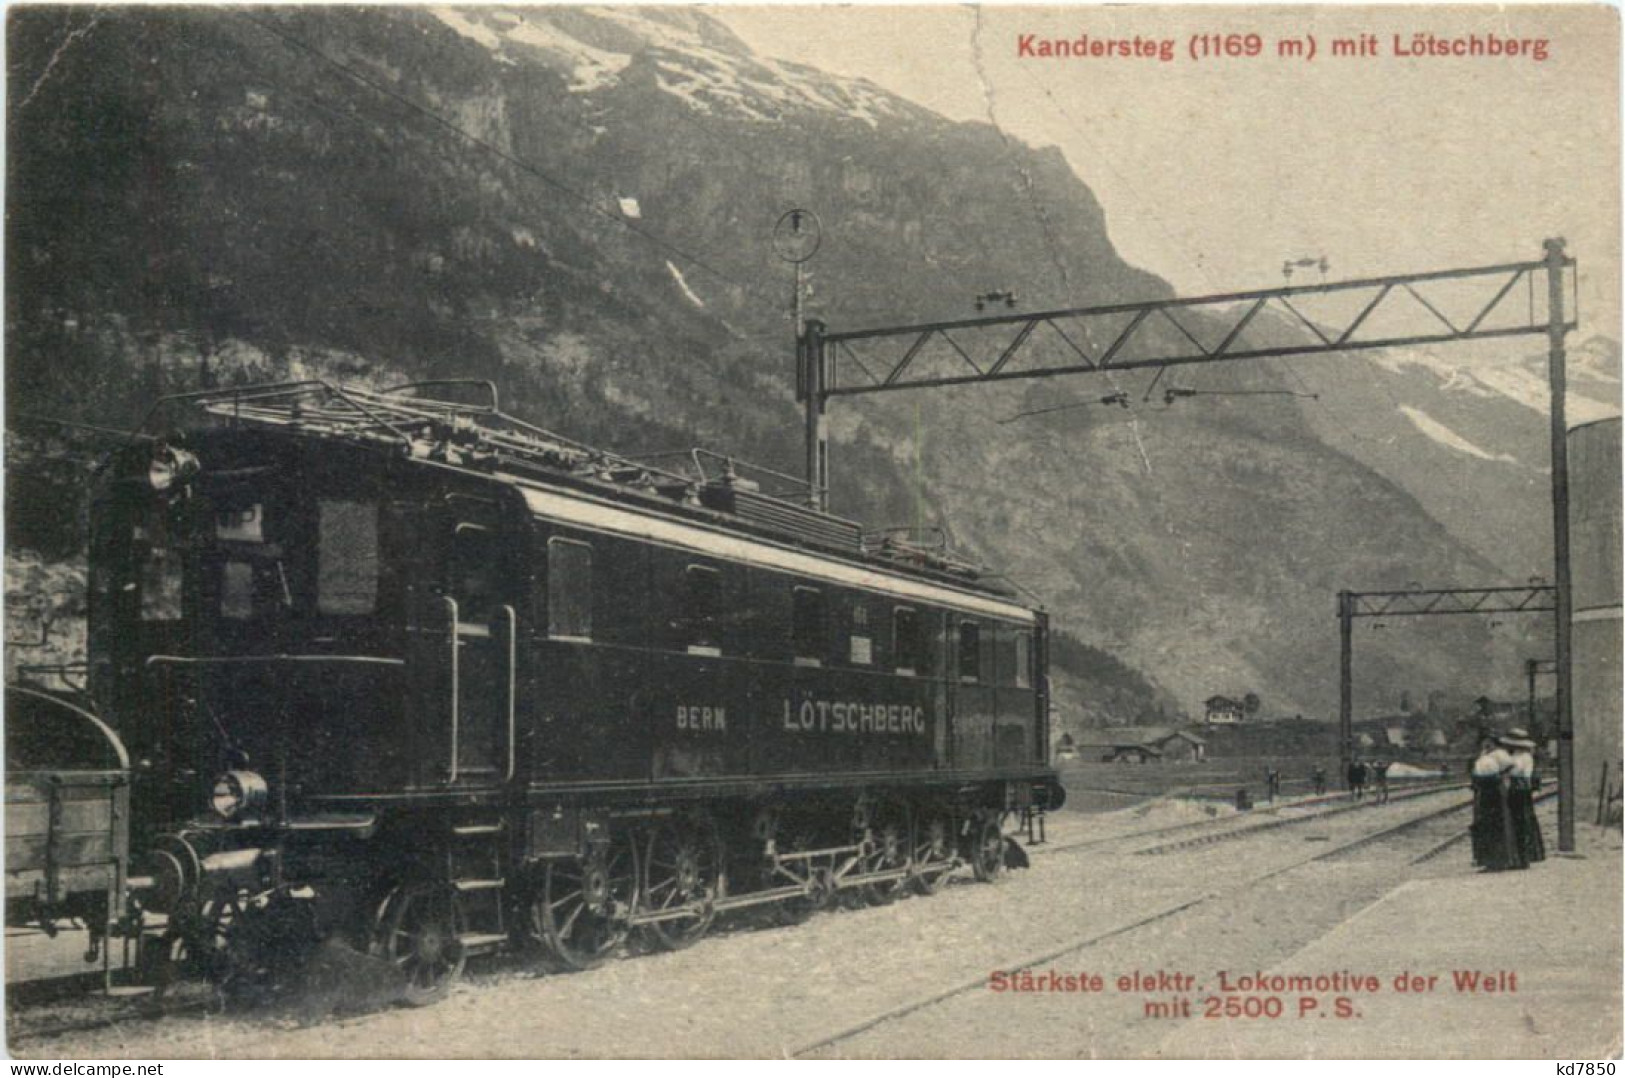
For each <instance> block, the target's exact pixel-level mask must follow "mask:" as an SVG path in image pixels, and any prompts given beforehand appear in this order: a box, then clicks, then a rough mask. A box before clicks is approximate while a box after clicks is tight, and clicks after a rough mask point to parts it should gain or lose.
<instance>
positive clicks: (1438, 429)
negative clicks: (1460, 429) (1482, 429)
mask: <svg viewBox="0 0 1625 1078" xmlns="http://www.w3.org/2000/svg"><path fill="white" fill-rule="evenodd" d="M1399 410H1400V412H1401V413H1403V414H1404V416H1405V418H1406V419H1409V420H1410V421H1411V422H1412V423H1414V424H1416V429H1417V430H1419V431H1421V432H1422V433H1423V434H1425V435H1427V436H1428V437H1429V438H1432V439H1433V440H1434V441H1435V442H1438V443H1439V444H1440V445H1442V446H1445V447H1446V448H1448V449H1454V450H1456V451H1457V452H1459V453H1466V454H1467V455H1468V456H1472V457H1477V458H1478V459H1480V460H1503V461H1506V462H1507V463H1509V464H1516V463H1518V458H1517V457H1514V456H1511V455H1510V454H1507V453H1491V452H1488V451H1486V450H1483V449H1480V448H1479V447H1478V446H1476V445H1474V444H1473V443H1472V442H1469V441H1468V440H1467V439H1466V438H1463V437H1462V436H1461V435H1459V434H1457V433H1456V432H1455V431H1453V430H1451V429H1450V428H1449V427H1447V426H1445V425H1444V424H1443V423H1440V422H1439V421H1438V420H1436V419H1434V418H1433V417H1432V416H1430V415H1428V414H1427V413H1426V412H1424V411H1422V409H1420V408H1412V407H1411V406H1410V405H1408V404H1401V405H1400V406H1399Z"/></svg>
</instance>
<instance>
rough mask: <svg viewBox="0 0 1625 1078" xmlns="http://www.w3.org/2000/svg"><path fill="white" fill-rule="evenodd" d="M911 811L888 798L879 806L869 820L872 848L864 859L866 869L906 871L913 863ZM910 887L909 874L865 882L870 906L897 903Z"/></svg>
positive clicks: (870, 846)
mask: <svg viewBox="0 0 1625 1078" xmlns="http://www.w3.org/2000/svg"><path fill="white" fill-rule="evenodd" d="M911 852H912V851H911V850H910V844H909V811H908V806H907V805H906V804H904V803H903V802H901V801H888V802H885V803H883V804H881V805H880V806H878V807H877V808H876V809H875V810H874V812H873V813H872V814H871V818H870V821H869V847H868V854H867V855H866V856H865V858H864V864H863V871H864V872H895V871H900V870H906V869H907V868H908V867H909V864H910V856H909V855H910V853H911ZM907 886H908V878H907V877H906V876H898V877H897V878H896V879H893V880H882V881H880V882H879V883H870V884H865V885H864V888H863V897H864V898H865V899H866V900H868V902H869V904H870V905H873V906H883V905H885V904H886V903H888V902H895V901H896V900H897V898H898V896H899V895H901V894H902V893H903V889H904V888H905V887H907Z"/></svg>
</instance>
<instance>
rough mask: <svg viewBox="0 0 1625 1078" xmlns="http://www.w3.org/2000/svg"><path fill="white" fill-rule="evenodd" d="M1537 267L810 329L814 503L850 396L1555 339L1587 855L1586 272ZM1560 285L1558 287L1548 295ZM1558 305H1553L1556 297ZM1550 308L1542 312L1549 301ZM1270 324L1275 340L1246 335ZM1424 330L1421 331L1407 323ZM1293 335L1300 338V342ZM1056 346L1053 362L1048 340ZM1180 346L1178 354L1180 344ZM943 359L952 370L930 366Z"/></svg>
mask: <svg viewBox="0 0 1625 1078" xmlns="http://www.w3.org/2000/svg"><path fill="white" fill-rule="evenodd" d="M1544 248H1545V256H1544V257H1543V258H1540V259H1537V260H1534V261H1528V262H1508V263H1502V264H1499V265H1489V266H1475V267H1471V268H1466V269H1445V270H1435V271H1431V272H1427V273H1409V274H1396V275H1392V276H1385V277H1370V278H1365V279H1361V280H1353V281H1339V282H1330V283H1321V284H1304V285H1293V286H1288V287H1284V288H1269V289H1260V290H1256V291H1250V292H1230V293H1221V294H1216V295H1209V296H1198V297H1194V298H1163V299H1153V300H1145V301H1141V302H1134V303H1114V304H1105V305H1100V306H1094V307H1073V308H1064V309H1057V310H1049V311H1038V312H1032V313H1020V314H1003V315H993V316H989V317H983V318H969V319H961V320H955V321H941V322H929V323H921V324H917V325H898V326H883V327H877V328H871V329H862V330H842V331H834V332H832V331H830V330H829V328H828V327H827V326H825V325H824V324H823V323H822V322H820V321H817V320H807V321H806V322H805V323H804V324H800V323H798V332H797V338H796V360H797V363H796V371H797V377H796V396H797V399H798V400H799V401H801V402H802V403H803V405H804V407H805V409H806V431H807V445H806V457H807V465H806V466H807V487H808V495H809V500H810V501H811V502H812V504H813V505H814V506H815V507H817V508H820V509H827V508H828V506H829V490H830V479H829V476H830V466H829V465H830V461H829V429H828V424H827V422H826V412H827V411H828V408H829V404H830V402H831V401H832V400H834V399H835V398H837V397H843V396H856V395H859V394H870V393H886V392H893V391H897V390H905V389H924V388H929V387H934V386H957V385H974V384H980V383H991V382H1002V381H1013V380H1017V379H1025V378H1049V377H1054V376H1057V375H1082V374H1105V375H1109V374H1110V373H1111V372H1114V371H1126V370H1143V369H1157V370H1160V369H1164V368H1167V367H1175V366H1187V365H1196V364H1212V363H1226V362H1231V361H1235V360H1248V359H1266V358H1277V359H1288V358H1299V357H1307V356H1320V355H1327V356H1329V355H1337V354H1341V353H1345V352H1351V351H1359V350H1366V349H1374V348H1403V347H1411V346H1417V345H1429V344H1447V343H1453V342H1458V341H1484V340H1492V339H1498V338H1514V337H1521V336H1532V335H1544V336H1545V337H1546V338H1547V356H1548V364H1547V370H1548V380H1549V383H1550V387H1551V411H1550V416H1551V462H1552V532H1553V543H1552V546H1553V552H1554V554H1553V558H1554V563H1555V566H1554V568H1555V575H1554V578H1553V579H1554V584H1553V587H1552V591H1553V608H1554V610H1555V612H1556V614H1557V618H1556V621H1557V629H1556V634H1555V635H1556V649H1555V659H1554V661H1555V662H1556V664H1557V691H1556V697H1557V714H1558V731H1559V732H1558V774H1559V781H1560V783H1561V785H1562V788H1563V790H1564V791H1565V793H1564V795H1563V797H1562V799H1561V800H1560V802H1559V806H1558V846H1559V848H1560V849H1562V850H1565V851H1568V850H1572V849H1573V848H1574V805H1573V799H1572V797H1571V796H1570V795H1569V793H1568V792H1567V791H1570V790H1572V789H1573V788H1574V787H1573V777H1574V776H1573V771H1574V722H1573V715H1572V710H1571V704H1570V701H1571V698H1572V696H1573V670H1572V663H1571V661H1570V635H1571V631H1572V626H1571V624H1570V622H1571V612H1572V608H1573V598H1572V594H1571V591H1570V585H1569V535H1568V439H1567V420H1566V418H1565V397H1566V394H1567V383H1568V379H1567V357H1566V353H1565V347H1564V339H1565V337H1566V336H1567V335H1568V333H1570V332H1571V331H1572V330H1574V329H1576V328H1577V327H1578V324H1579V323H1578V321H1577V319H1571V318H1570V317H1569V316H1568V315H1567V314H1566V313H1565V311H1566V308H1568V306H1569V303H1570V298H1571V297H1574V303H1573V307H1574V309H1575V310H1578V301H1577V297H1578V287H1577V275H1576V274H1575V272H1574V271H1575V261H1574V259H1572V258H1570V257H1569V256H1568V254H1567V252H1566V251H1565V249H1564V242H1563V240H1561V239H1549V240H1547V241H1545V244H1544ZM1463 285H1466V286H1472V285H1476V286H1478V287H1481V288H1482V289H1483V290H1484V297H1483V298H1482V299H1480V300H1477V301H1475V302H1473V303H1471V304H1469V305H1466V306H1463V305H1462V304H1460V303H1458V302H1454V301H1453V298H1447V297H1446V296H1445V295H1444V292H1445V291H1446V290H1451V289H1455V288H1457V287H1460V286H1463ZM1542 285H1544V288H1542V287H1541V286H1542ZM1542 293H1544V295H1542ZM1323 299H1330V300H1337V301H1340V302H1341V303H1343V304H1347V305H1348V311H1351V312H1352V313H1348V312H1347V311H1346V312H1344V313H1343V314H1342V317H1337V316H1335V315H1334V314H1331V313H1328V312H1325V311H1319V310H1317V311H1314V312H1309V311H1307V310H1306V308H1307V307H1309V305H1310V304H1311V303H1312V302H1317V301H1321V300H1323ZM1542 300H1543V301H1544V302H1541V301H1542ZM1266 312H1269V313H1270V314H1271V315H1273V316H1274V317H1273V318H1272V319H1270V321H1269V329H1270V334H1269V337H1270V339H1269V340H1267V341H1263V342H1258V341H1252V340H1249V339H1248V338H1247V337H1246V333H1247V330H1248V329H1249V327H1252V326H1254V324H1255V323H1257V324H1258V325H1259V326H1262V325H1263V324H1264V323H1261V322H1259V318H1260V316H1261V315H1264V314H1265V313H1266ZM1396 317H1398V318H1399V319H1400V320H1402V321H1403V320H1406V319H1409V320H1411V321H1416V320H1420V324H1418V325H1416V326H1415V327H1414V328H1412V327H1411V326H1410V325H1409V323H1408V322H1407V323H1406V324H1405V325H1404V328H1399V327H1397V326H1396V324H1395V318H1396ZM1288 337H1291V338H1292V339H1288ZM1041 341H1042V342H1045V343H1046V344H1047V348H1040V347H1039V346H1038V342H1041ZM1170 345H1171V346H1170ZM928 353H934V354H935V358H936V359H937V360H942V361H945V362H946V363H947V366H946V368H944V367H943V366H942V363H941V362H935V363H926V362H924V361H923V357H925V356H926V355H927V354H928Z"/></svg>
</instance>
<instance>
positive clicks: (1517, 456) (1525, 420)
mask: <svg viewBox="0 0 1625 1078" xmlns="http://www.w3.org/2000/svg"><path fill="white" fill-rule="evenodd" d="M1567 355H1568V382H1569V392H1568V399H1567V402H1566V417H1567V420H1568V423H1569V425H1571V426H1573V425H1576V424H1580V423H1588V422H1591V421H1593V420H1596V419H1603V418H1606V417H1609V416H1617V415H1619V414H1620V349H1619V344H1618V342H1616V341H1613V340H1610V339H1608V338H1606V337H1602V336H1591V337H1588V338H1586V339H1584V340H1582V341H1580V342H1578V343H1571V344H1570V345H1569V347H1568V349H1567ZM1546 362H1547V361H1546V356H1545V355H1544V354H1540V355H1532V356H1518V355H1513V356H1490V357H1481V356H1478V355H1476V354H1475V353H1474V350H1473V348H1472V347H1471V346H1463V345H1455V346H1452V347H1448V348H1438V349H1409V350H1404V351H1399V350H1392V351H1378V352H1373V353H1369V354H1366V355H1362V356H1359V357H1349V358H1348V359H1347V360H1346V361H1343V362H1340V363H1336V364H1327V365H1325V366H1324V367H1317V368H1316V369H1315V371H1314V373H1313V375H1312V376H1311V378H1312V381H1313V383H1314V385H1315V386H1316V387H1317V388H1318V389H1320V390H1321V391H1322V392H1323V394H1324V399H1326V400H1327V401H1328V402H1335V403H1334V404H1332V406H1329V407H1327V408H1323V409H1310V410H1309V411H1308V412H1307V413H1306V414H1307V415H1308V417H1309V420H1310V423H1311V426H1312V428H1313V430H1314V431H1315V434H1316V435H1317V436H1318V437H1319V438H1320V439H1321V440H1323V441H1324V442H1326V444H1328V445H1331V446H1333V447H1335V448H1337V449H1339V450H1340V451H1342V452H1344V453H1346V454H1348V455H1349V456H1351V457H1353V458H1354V459H1356V460H1358V461H1360V462H1361V463H1363V464H1365V465H1366V466H1368V467H1370V468H1371V469H1373V470H1374V471H1376V472H1377V473H1378V474H1380V475H1381V476H1383V478H1385V479H1387V480H1389V481H1390V482H1392V483H1395V484H1397V485H1399V486H1400V487H1402V488H1403V489H1405V490H1406V491H1408V492H1409V493H1411V494H1412V495H1414V496H1415V497H1416V498H1417V499H1418V500H1419V501H1421V502H1422V503H1423V504H1424V505H1426V506H1427V507H1428V511H1429V513H1431V514H1432V515H1433V516H1434V517H1436V518H1437V519H1438V520H1439V521H1440V522H1441V523H1443V524H1444V525H1445V527H1446V528H1448V529H1449V530H1450V532H1451V534H1452V535H1455V536H1457V537H1458V538H1460V539H1461V540H1462V541H1463V542H1465V543H1466V544H1467V545H1468V546H1470V547H1471V548H1472V549H1473V550H1474V551H1476V552H1477V553H1478V554H1480V555H1482V556H1483V557H1484V558H1486V559H1488V560H1489V561H1490V562H1491V563H1492V564H1493V565H1495V566H1496V567H1498V568H1499V569H1501V570H1502V572H1504V573H1505V574H1506V576H1507V578H1508V579H1510V580H1512V581H1515V582H1520V583H1521V582H1523V581H1525V580H1527V579H1528V578H1529V577H1532V576H1539V577H1542V578H1544V579H1546V580H1548V581H1549V580H1550V578H1551V575H1552V573H1551V564H1552V529H1551V523H1550V521H1551V429H1550V425H1549V424H1550V418H1549V417H1550V403H1549V399H1550V392H1549V384H1548V381H1547V372H1546Z"/></svg>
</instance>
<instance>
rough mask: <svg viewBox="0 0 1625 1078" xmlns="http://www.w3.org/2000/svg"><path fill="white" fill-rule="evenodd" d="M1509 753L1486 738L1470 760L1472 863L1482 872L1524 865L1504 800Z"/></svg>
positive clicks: (1509, 769)
mask: <svg viewBox="0 0 1625 1078" xmlns="http://www.w3.org/2000/svg"><path fill="white" fill-rule="evenodd" d="M1511 770H1512V756H1511V754H1510V753H1508V752H1507V751H1506V750H1505V749H1503V748H1500V747H1499V746H1498V745H1496V743H1495V739H1494V738H1490V737H1486V738H1484V739H1483V740H1482V741H1481V742H1480V743H1479V754H1478V758H1477V759H1476V760H1474V761H1473V827H1472V837H1473V864H1475V865H1478V866H1479V867H1480V868H1482V869H1484V870H1485V871H1486V872H1500V871H1502V870H1504V869H1509V868H1527V867H1528V862H1527V861H1525V860H1524V859H1523V857H1522V855H1521V851H1520V850H1519V848H1518V836H1517V832H1516V831H1515V830H1514V829H1513V824H1512V810H1511V806H1510V805H1509V804H1508V802H1507V773H1508V772H1510V771H1511Z"/></svg>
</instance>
